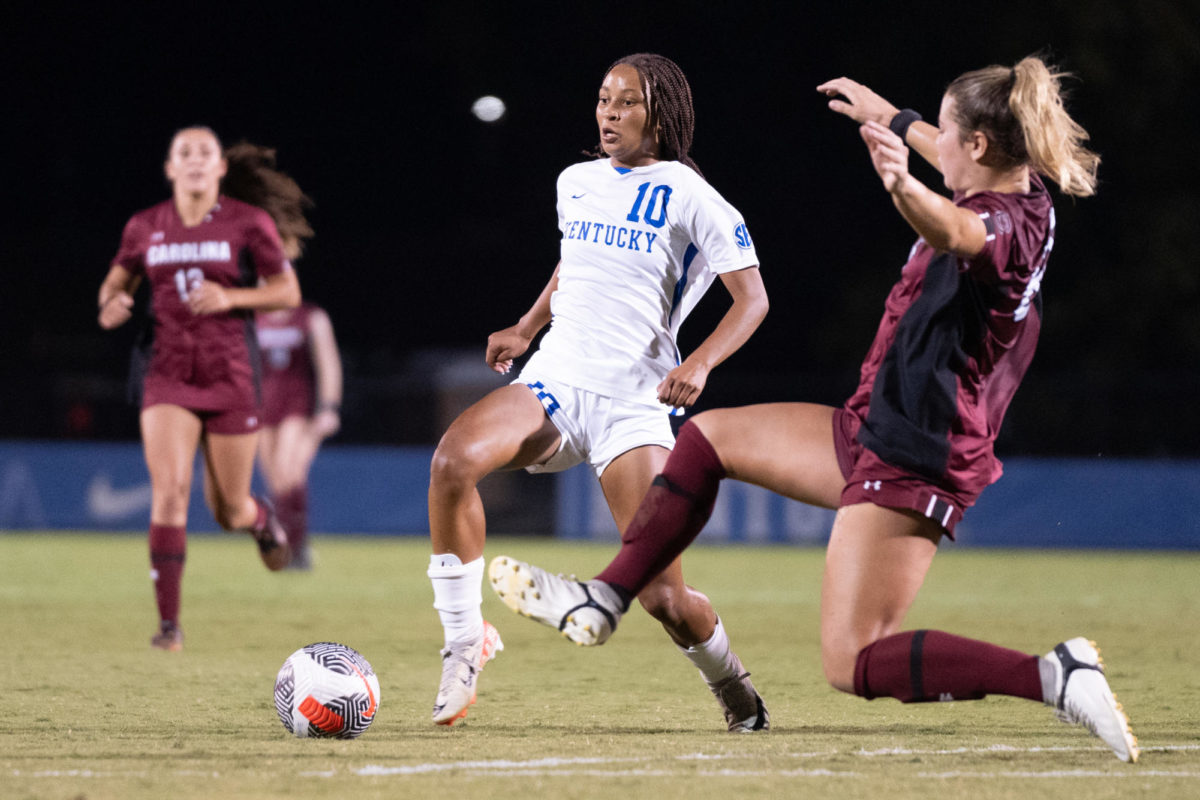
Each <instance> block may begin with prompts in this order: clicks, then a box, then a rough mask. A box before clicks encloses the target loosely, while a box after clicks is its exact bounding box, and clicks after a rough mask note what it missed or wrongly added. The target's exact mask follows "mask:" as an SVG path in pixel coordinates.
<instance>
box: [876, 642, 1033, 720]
mask: <svg viewBox="0 0 1200 800" xmlns="http://www.w3.org/2000/svg"><path fill="white" fill-rule="evenodd" d="M1038 661H1039V659H1038V657H1037V656H1031V655H1028V654H1026V653H1021V652H1018V651H1016V650H1009V649H1008V648H1005V647H998V646H996V645H994V644H989V643H987V642H981V641H978V640H976V639H966V638H963V637H961V636H954V635H953V634H949V633H942V632H941V631H905V632H903V633H897V634H894V635H892V636H887V637H884V638H883V639H879V640H878V641H876V642H872V643H871V644H869V645H867V646H866V647H864V648H863V649H862V651H861V652H859V654H858V660H857V661H856V663H855V665H854V693H855V694H857V695H858V696H859V697H865V698H867V699H868V700H870V699H873V698H876V697H894V698H896V699H897V700H899V701H901V702H903V703H921V702H927V701H931V700H978V699H979V698H981V697H983V696H985V695H989V694H1006V695H1011V696H1013V697H1024V698H1026V699H1029V700H1037V701H1038V702H1041V701H1042V679H1041V671H1040V669H1039V667H1038Z"/></svg>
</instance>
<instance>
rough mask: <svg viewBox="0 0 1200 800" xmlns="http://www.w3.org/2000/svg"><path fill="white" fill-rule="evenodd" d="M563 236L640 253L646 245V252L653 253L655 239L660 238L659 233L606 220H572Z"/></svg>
mask: <svg viewBox="0 0 1200 800" xmlns="http://www.w3.org/2000/svg"><path fill="white" fill-rule="evenodd" d="M642 237H645V238H642ZM563 238H564V239H578V240H580V241H585V242H592V243H593V244H605V245H607V246H608V247H621V248H624V249H626V250H635V251H637V252H639V253H640V252H643V245H644V252H647V253H652V252H654V251H653V250H652V249H651V248H652V247H653V246H654V240H655V239H657V238H658V234H657V233H650V232H649V231H639V230H638V229H636V228H626V227H624V226H622V225H609V224H606V223H604V222H585V221H584V220H571V221H570V222H568V223H567V224H566V233H565V234H564V235H563Z"/></svg>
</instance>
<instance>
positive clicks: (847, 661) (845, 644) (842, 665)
mask: <svg viewBox="0 0 1200 800" xmlns="http://www.w3.org/2000/svg"><path fill="white" fill-rule="evenodd" d="M864 646H865V645H864ZM862 650H863V647H860V646H859V645H858V643H857V642H853V641H847V640H843V641H841V642H835V643H827V642H824V641H822V642H821V667H822V669H823V670H824V671H825V680H827V681H828V682H829V685H830V686H832V687H833V688H835V689H837V690H838V691H839V692H846V693H847V694H854V693H855V692H854V671H855V669H856V667H857V665H858V655H859V653H861V652H862Z"/></svg>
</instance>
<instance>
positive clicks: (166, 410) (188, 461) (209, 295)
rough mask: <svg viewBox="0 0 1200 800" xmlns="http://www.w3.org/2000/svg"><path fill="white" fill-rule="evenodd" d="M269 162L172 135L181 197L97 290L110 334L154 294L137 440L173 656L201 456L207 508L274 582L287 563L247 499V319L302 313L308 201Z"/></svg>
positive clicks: (243, 149) (250, 386)
mask: <svg viewBox="0 0 1200 800" xmlns="http://www.w3.org/2000/svg"><path fill="white" fill-rule="evenodd" d="M273 158H274V154H273V153H272V152H271V151H267V150H264V149H263V148H258V147H256V146H254V145H246V144H243V145H237V146H235V147H234V148H231V149H230V151H229V152H227V153H226V152H223V151H222V148H221V142H220V140H219V139H218V138H217V136H216V134H215V133H213V131H211V130H210V129H208V128H204V127H193V128H184V129H182V130H180V131H179V132H177V133H176V134H175V136H174V138H172V140H171V145H170V149H169V150H168V153H167V161H166V164H165V171H166V175H167V179H168V180H169V181H170V183H171V186H172V197H171V199H169V200H166V201H165V202H162V203H159V204H158V205H156V206H153V207H151V208H148V209H146V210H145V211H140V212H138V213H137V214H134V215H133V217H131V218H130V220H129V222H128V223H127V224H126V226H125V232H124V234H123V236H122V237H121V248H120V250H119V252H118V253H117V256H116V258H115V259H113V265H112V268H111V269H110V270H109V272H108V275H107V276H106V277H105V279H104V282H103V283H102V284H101V286H100V297H99V302H100V314H99V322H100V326H101V327H102V328H106V329H111V328H115V327H117V326H119V325H122V324H124V323H125V322H126V321H127V320H128V319H129V318H130V316H131V314H132V310H133V294H134V292H135V290H136V289H137V287H138V285H139V284H140V283H141V281H142V280H144V279H145V280H148V282H149V286H150V312H149V313H150V316H151V319H152V322H153V325H152V336H153V341H152V348H151V351H150V355H149V362H148V364H147V365H146V368H145V375H144V380H143V384H142V394H141V407H142V411H141V429H142V441H143V445H144V449H145V456H146V466H147V467H148V469H149V472H150V486H151V496H152V499H151V508H150V564H151V575H152V578H153V580H154V585H155V598H156V601H157V603H158V611H159V617H160V623H159V630H158V633H156V634H155V635H154V637H153V638H152V639H151V645H152V646H154V647H157V648H160V649H164V650H180V649H182V647H183V632H182V629H181V628H180V627H179V604H180V583H181V580H182V575H183V565H184V559H185V555H186V542H187V537H186V525H187V512H188V498H189V496H190V494H191V486H192V464H193V462H194V460H195V456H196V451H197V448H202V449H203V452H204V465H205V470H204V471H205V475H204V477H205V481H204V490H205V491H204V494H205V499H206V500H207V502H208V506H209V508H210V509H211V510H212V513H213V516H214V517H215V518H216V520H217V522H218V523H219V524H220V525H221V527H222V528H224V529H226V530H240V531H245V532H247V533H249V534H250V535H251V536H252V537H253V538H254V539H255V541H256V542H257V544H258V549H259V552H260V554H261V556H262V559H263V561H264V562H265V563H266V565H267V567H268V568H269V569H271V570H278V569H282V568H283V567H284V566H286V565H287V563H288V560H289V558H290V556H289V552H288V545H287V538H286V536H285V534H284V532H283V529H282V527H281V526H280V525H279V523H278V521H277V520H276V519H275V516H274V512H273V511H272V510H271V509H270V506H269V505H268V504H266V503H264V502H263V501H261V500H260V499H258V498H256V497H254V496H252V495H251V493H250V479H251V475H252V473H253V471H254V453H255V448H256V446H257V443H258V426H259V421H258V413H259V404H260V397H259V387H258V350H257V347H256V345H255V342H254V338H253V337H254V329H253V315H252V311H253V309H259V308H288V307H293V306H296V305H297V304H299V302H300V285H299V283H298V282H297V280H296V275H295V273H294V272H293V271H292V267H291V263H290V261H289V260H288V259H289V257H292V256H295V255H298V254H299V249H300V241H301V239H302V238H304V237H307V236H311V235H312V230H311V228H309V227H308V224H307V222H306V221H305V220H304V216H303V212H302V208H303V205H304V203H305V202H307V198H305V197H304V195H303V194H302V193H301V192H300V191H299V187H297V186H296V184H295V182H294V181H292V180H291V179H290V178H288V177H287V176H285V175H282V174H281V173H278V172H276V171H275V170H274V169H273V168H272V167H273ZM227 175H228V177H227ZM237 197H241V198H244V199H246V200H249V201H251V202H243V201H242V200H239V199H235V198H237ZM252 203H253V204H252ZM264 208H268V209H270V211H271V212H272V213H270V214H268V213H267V211H265V210H263V209H264ZM281 234H282V238H281Z"/></svg>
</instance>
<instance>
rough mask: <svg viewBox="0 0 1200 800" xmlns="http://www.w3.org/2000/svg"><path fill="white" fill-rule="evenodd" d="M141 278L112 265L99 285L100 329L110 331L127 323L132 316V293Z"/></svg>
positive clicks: (117, 265)
mask: <svg viewBox="0 0 1200 800" xmlns="http://www.w3.org/2000/svg"><path fill="white" fill-rule="evenodd" d="M141 280H142V276H141V275H134V274H133V273H131V272H130V271H129V270H127V269H125V268H124V267H122V266H121V265H120V264H113V265H112V269H110V270H109V271H108V275H106V276H105V278H104V282H103V283H101V284H100V296H99V298H98V302H99V304H100V314H99V322H100V327H101V328H104V329H105V330H112V329H113V328H117V327H120V326H121V325H124V324H125V323H126V322H128V321H129V317H130V316H132V315H133V293H134V292H136V291H137V287H138V284H139V283H141Z"/></svg>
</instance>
